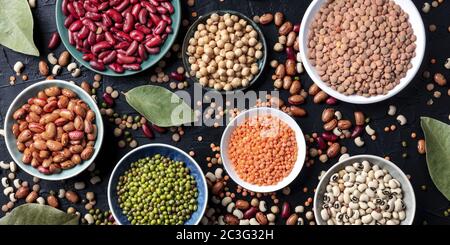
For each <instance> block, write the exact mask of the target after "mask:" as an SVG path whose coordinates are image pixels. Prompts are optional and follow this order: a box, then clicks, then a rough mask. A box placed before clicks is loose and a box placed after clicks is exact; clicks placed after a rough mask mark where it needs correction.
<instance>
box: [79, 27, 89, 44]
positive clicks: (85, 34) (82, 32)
mask: <svg viewBox="0 0 450 245" xmlns="http://www.w3.org/2000/svg"><path fill="white" fill-rule="evenodd" d="M89 33H90V31H89V28H87V27H86V26H83V27H82V28H81V30H80V31H79V32H78V35H77V37H78V38H79V39H85V38H87V37H88V35H89ZM86 41H87V40H86Z"/></svg>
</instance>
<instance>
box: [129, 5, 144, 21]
mask: <svg viewBox="0 0 450 245" xmlns="http://www.w3.org/2000/svg"><path fill="white" fill-rule="evenodd" d="M141 9H142V6H141V5H140V4H135V5H133V7H132V8H131V14H132V15H133V16H134V18H136V19H137V18H138V16H139V12H140V11H141Z"/></svg>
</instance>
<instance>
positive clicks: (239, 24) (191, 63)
mask: <svg viewBox="0 0 450 245" xmlns="http://www.w3.org/2000/svg"><path fill="white" fill-rule="evenodd" d="M182 55H183V64H184V66H185V68H186V71H187V73H188V74H189V76H190V77H191V79H193V80H194V81H195V82H197V83H199V84H200V85H201V86H202V87H203V88H204V89H206V90H214V91H219V92H221V93H229V92H235V91H242V90H244V89H246V88H248V87H250V86H251V85H252V84H253V83H254V82H255V81H256V80H257V79H258V77H259V76H260V75H261V73H262V71H263V69H264V66H265V64H266V60H267V44H266V40H265V38H264V34H263V33H262V31H261V29H260V28H259V26H258V25H257V24H256V23H255V22H254V21H253V20H251V19H250V18H248V17H247V16H245V15H244V14H242V13H239V12H236V11H232V10H219V11H213V12H210V13H207V14H204V15H202V16H200V17H199V18H198V19H197V20H196V21H195V22H194V23H193V24H192V25H191V27H190V28H189V30H188V32H187V34H186V36H185V38H184V41H183V47H182Z"/></svg>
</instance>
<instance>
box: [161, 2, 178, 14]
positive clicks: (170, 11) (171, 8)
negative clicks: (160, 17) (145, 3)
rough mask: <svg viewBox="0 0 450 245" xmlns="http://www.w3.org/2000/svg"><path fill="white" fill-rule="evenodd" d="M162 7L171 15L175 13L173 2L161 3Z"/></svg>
mask: <svg viewBox="0 0 450 245" xmlns="http://www.w3.org/2000/svg"><path fill="white" fill-rule="evenodd" d="M161 6H162V7H164V8H165V9H167V11H168V12H169V13H170V14H173V13H174V12H175V9H174V7H173V5H172V3H171V2H168V1H167V2H161Z"/></svg>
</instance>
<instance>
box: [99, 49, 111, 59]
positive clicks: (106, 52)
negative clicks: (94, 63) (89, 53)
mask: <svg viewBox="0 0 450 245" xmlns="http://www.w3.org/2000/svg"><path fill="white" fill-rule="evenodd" d="M111 52H112V50H105V51H103V52H101V53H100V54H99V55H98V56H97V57H98V59H99V60H103V59H104V58H105V57H106V56H108V55H109V54H110V53H111Z"/></svg>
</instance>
